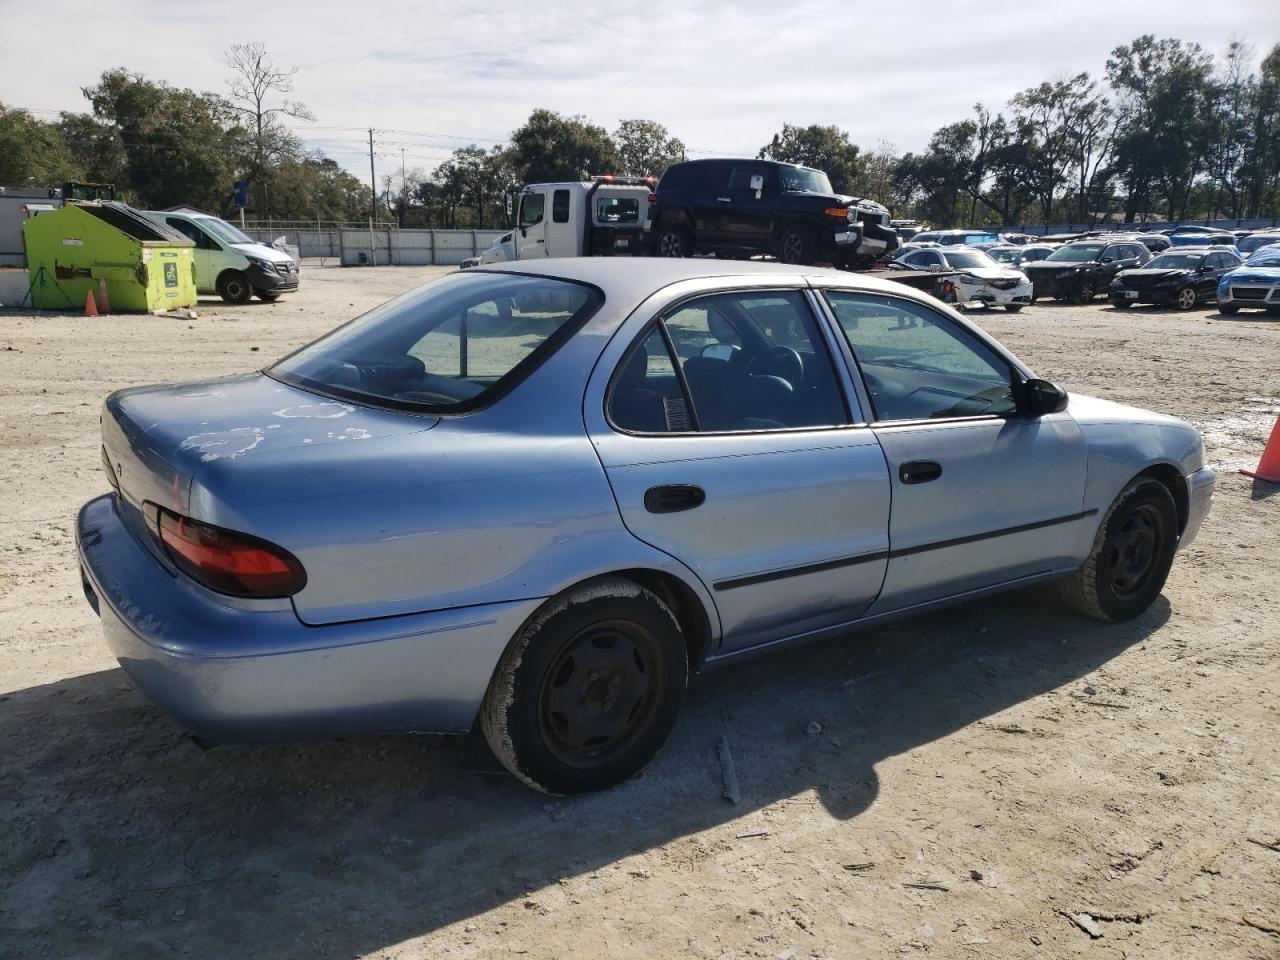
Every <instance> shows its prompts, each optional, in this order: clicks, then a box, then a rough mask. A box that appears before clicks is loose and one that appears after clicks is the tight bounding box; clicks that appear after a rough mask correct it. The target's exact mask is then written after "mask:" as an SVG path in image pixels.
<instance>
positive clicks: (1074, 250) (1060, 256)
mask: <svg viewBox="0 0 1280 960" xmlns="http://www.w3.org/2000/svg"><path fill="white" fill-rule="evenodd" d="M1102 248H1103V244H1101V243H1070V244H1067V246H1065V247H1059V248H1058V249H1057V250H1055V251H1053V253H1051V254H1049V256H1047V257H1045V260H1046V261H1049V260H1058V261H1062V260H1065V261H1066V262H1067V263H1084V262H1085V261H1086V260H1097V259H1098V257H1099V256H1100V255H1101V254H1102Z"/></svg>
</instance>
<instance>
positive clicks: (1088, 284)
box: [1073, 280, 1096, 306]
mask: <svg viewBox="0 0 1280 960" xmlns="http://www.w3.org/2000/svg"><path fill="white" fill-rule="evenodd" d="M1095 292H1096V288H1095V287H1094V285H1093V281H1092V280H1081V281H1080V289H1079V290H1077V291H1076V295H1075V297H1074V298H1073V299H1074V300H1075V302H1076V305H1077V306H1083V305H1084V304H1086V303H1090V302H1091V301H1092V300H1093V295H1094V293H1095Z"/></svg>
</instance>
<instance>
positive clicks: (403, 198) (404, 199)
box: [400, 147, 409, 227]
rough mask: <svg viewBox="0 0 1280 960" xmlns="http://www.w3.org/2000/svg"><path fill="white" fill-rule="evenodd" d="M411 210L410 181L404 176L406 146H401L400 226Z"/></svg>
mask: <svg viewBox="0 0 1280 960" xmlns="http://www.w3.org/2000/svg"><path fill="white" fill-rule="evenodd" d="M408 211H409V181H408V180H406V179H405V176H404V147H401V148H400V226H402V227H403V226H404V215H405V214H406V213H407V212H408Z"/></svg>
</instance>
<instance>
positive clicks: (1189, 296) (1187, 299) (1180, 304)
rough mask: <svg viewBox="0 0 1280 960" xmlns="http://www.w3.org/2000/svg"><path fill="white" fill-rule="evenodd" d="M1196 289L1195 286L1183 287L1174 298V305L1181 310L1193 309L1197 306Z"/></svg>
mask: <svg viewBox="0 0 1280 960" xmlns="http://www.w3.org/2000/svg"><path fill="white" fill-rule="evenodd" d="M1197 299H1198V298H1197V297H1196V291H1195V288H1194V287H1183V288H1182V289H1181V290H1179V291H1178V293H1177V294H1176V295H1175V296H1174V298H1173V305H1174V306H1175V307H1177V308H1178V309H1179V310H1191V309H1194V308H1195V305H1196V300H1197Z"/></svg>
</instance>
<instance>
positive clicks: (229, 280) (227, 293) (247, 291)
mask: <svg viewBox="0 0 1280 960" xmlns="http://www.w3.org/2000/svg"><path fill="white" fill-rule="evenodd" d="M217 290H218V296H220V297H221V298H222V299H223V300H225V301H226V302H227V303H248V302H249V298H250V297H252V296H253V287H252V285H251V284H250V283H249V278H248V277H246V276H245V275H244V274H243V273H241V272H240V271H239V270H224V271H223V272H222V273H221V274H220V275H219V277H218V283H217Z"/></svg>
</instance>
